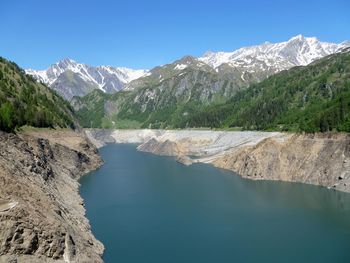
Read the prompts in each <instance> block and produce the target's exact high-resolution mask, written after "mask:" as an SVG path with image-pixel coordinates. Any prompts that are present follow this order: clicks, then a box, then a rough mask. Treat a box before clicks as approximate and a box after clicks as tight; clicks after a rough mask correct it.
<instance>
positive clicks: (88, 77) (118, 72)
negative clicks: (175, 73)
mask: <svg viewBox="0 0 350 263" xmlns="http://www.w3.org/2000/svg"><path fill="white" fill-rule="evenodd" d="M67 70H70V71H72V72H74V73H76V74H78V75H79V76H80V77H81V78H82V79H83V80H85V81H88V82H92V83H94V84H96V85H97V86H98V87H99V88H100V89H101V90H103V91H105V90H104V89H103V87H104V86H105V85H106V84H107V79H109V84H110V85H111V86H112V87H113V88H114V89H115V90H117V87H116V86H115V83H114V82H115V81H119V82H121V83H123V84H128V83H129V82H131V81H133V80H135V79H138V78H140V77H144V76H147V75H149V74H150V73H149V71H148V70H143V69H137V70H135V69H130V68H125V67H111V66H99V67H92V66H89V65H86V64H82V63H78V62H76V61H74V60H72V59H64V60H61V61H59V62H57V63H55V64H53V65H51V66H50V67H49V68H48V69H47V70H33V69H28V70H26V73H27V74H29V75H33V76H34V77H36V78H37V79H38V80H39V81H42V82H44V83H46V84H47V85H49V86H51V85H52V84H53V83H54V82H55V81H56V80H57V78H58V77H59V76H60V75H61V74H62V73H63V72H66V71H67ZM111 79H112V81H111Z"/></svg>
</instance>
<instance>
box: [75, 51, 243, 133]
mask: <svg viewBox="0 0 350 263" xmlns="http://www.w3.org/2000/svg"><path fill="white" fill-rule="evenodd" d="M245 85H246V83H244V82H242V81H239V82H237V81H234V80H230V79H226V78H224V77H221V76H219V74H218V73H217V72H215V70H213V69H212V68H211V67H210V66H208V65H206V64H205V63H203V62H200V61H198V60H197V59H196V58H194V57H190V56H187V57H184V58H182V59H180V60H177V61H175V62H174V63H171V64H167V65H164V66H162V67H157V68H155V69H153V70H151V71H150V75H149V76H147V77H143V78H140V79H137V80H135V81H133V82H131V83H130V84H129V85H128V87H127V88H126V89H125V91H124V92H118V93H116V94H113V95H106V94H103V93H101V92H94V93H92V94H89V95H88V96H86V97H84V98H74V99H73V101H72V105H73V107H74V108H75V110H76V111H77V114H78V116H80V117H81V118H80V119H81V121H82V123H83V125H85V126H86V125H87V124H88V126H87V127H101V125H102V127H109V128H112V127H119V128H123V127H124V128H125V127H129V128H130V127H133V128H136V127H152V128H158V127H167V126H169V125H171V122H170V120H171V119H181V118H182V116H183V115H187V114H189V112H191V111H193V109H196V108H198V107H202V105H209V104H211V103H219V102H224V101H226V100H227V98H229V97H231V96H232V95H233V94H234V93H235V92H236V91H237V90H239V89H240V88H243V87H245ZM95 102H98V103H95ZM97 115H98V116H97ZM101 116H102V119H101V121H100V123H96V120H97V119H98V118H101ZM91 123H94V124H95V125H89V124H91Z"/></svg>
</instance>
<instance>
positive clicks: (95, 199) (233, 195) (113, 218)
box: [81, 145, 350, 263]
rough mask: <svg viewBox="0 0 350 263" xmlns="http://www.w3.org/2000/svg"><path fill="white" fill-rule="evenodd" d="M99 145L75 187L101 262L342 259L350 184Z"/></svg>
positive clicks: (348, 258) (349, 239) (349, 225)
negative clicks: (280, 177)
mask: <svg viewBox="0 0 350 263" xmlns="http://www.w3.org/2000/svg"><path fill="white" fill-rule="evenodd" d="M101 154H102V156H103V158H104V159H105V161H106V163H105V165H104V166H103V167H102V168H101V169H99V170H98V171H96V172H93V173H91V174H90V175H88V176H85V177H83V178H82V180H81V184H82V186H81V194H82V196H83V197H84V199H85V203H86V208H87V216H88V218H89V219H90V222H91V224H92V228H93V232H94V234H95V235H96V237H97V238H99V239H100V240H101V241H102V242H103V243H104V244H105V246H106V252H105V255H104V259H105V261H106V262H124V263H125V262H152V263H157V262H191V263H192V262H201V263H205V262H350V250H349V249H350V195H349V194H346V193H341V192H335V191H333V190H328V189H325V188H321V187H317V186H312V185H305V184H297V183H285V182H276V181H252V180H247V179H242V178H241V177H239V176H237V175H235V174H233V173H231V172H229V171H225V170H219V169H216V168H214V167H212V166H211V165H206V164H194V165H192V166H189V167H187V166H183V165H181V164H179V163H177V162H175V161H174V159H173V158H169V157H161V156H155V155H151V154H147V153H141V152H137V151H136V149H135V146H133V145H108V146H106V147H104V148H103V149H102V150H101Z"/></svg>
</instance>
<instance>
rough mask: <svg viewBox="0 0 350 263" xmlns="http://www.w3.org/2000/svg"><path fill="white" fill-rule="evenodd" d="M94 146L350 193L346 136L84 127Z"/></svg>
mask: <svg viewBox="0 0 350 263" xmlns="http://www.w3.org/2000/svg"><path fill="white" fill-rule="evenodd" d="M85 132H86V134H87V136H88V137H89V138H90V140H91V141H92V142H93V143H94V144H95V145H96V147H102V146H103V145H105V144H106V143H137V144H139V146H138V150H140V151H145V152H150V153H153V154H158V155H167V156H175V157H177V161H178V162H181V163H183V164H185V165H190V164H192V163H195V162H202V163H210V164H212V165H214V166H216V167H219V168H223V169H227V170H231V171H234V172H236V173H237V174H239V175H240V176H242V177H244V178H249V179H253V180H280V181H288V182H300V183H306V184H314V185H320V186H323V187H327V188H332V189H335V190H340V191H344V192H350V135H349V134H346V133H335V134H293V133H279V132H251V131H248V132H235V131H208V130H207V131H206V130H103V129H86V130H85Z"/></svg>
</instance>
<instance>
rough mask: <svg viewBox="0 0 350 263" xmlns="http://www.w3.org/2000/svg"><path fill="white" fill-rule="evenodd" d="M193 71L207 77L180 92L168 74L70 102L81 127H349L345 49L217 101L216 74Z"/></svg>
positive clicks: (349, 57)
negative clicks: (156, 82)
mask: <svg viewBox="0 0 350 263" xmlns="http://www.w3.org/2000/svg"><path fill="white" fill-rule="evenodd" d="M186 74H188V73H186V71H185V72H184V74H183V75H182V77H183V78H184V79H187V77H186V76H187V75H186ZM191 74H192V75H190V76H191V77H192V76H194V75H193V71H191ZM197 74H207V76H210V74H211V77H208V78H207V79H208V80H209V81H206V82H203V81H198V79H196V78H193V79H192V81H187V82H186V85H185V86H183V87H186V88H185V89H183V90H181V91H180V90H179V89H178V88H179V87H182V86H181V85H178V84H176V81H177V79H175V80H174V79H171V78H170V79H168V80H165V81H163V82H162V86H155V87H153V86H151V85H148V86H146V87H144V88H138V89H135V90H134V91H128V92H120V93H117V94H114V95H109V94H104V93H102V92H94V93H91V94H89V95H88V96H86V97H83V98H76V99H75V102H74V106H75V108H76V109H77V114H78V116H79V118H80V120H81V121H82V123H83V125H84V126H85V127H105V128H106V127H107V128H139V127H142V128H185V127H207V128H230V127H240V128H242V129H248V130H282V131H306V132H326V131H350V52H349V49H348V50H346V51H344V52H342V53H338V54H334V55H330V56H328V57H325V58H323V59H320V60H318V61H315V62H314V63H312V64H310V65H308V66H302V67H294V68H292V69H289V70H285V71H282V72H280V73H277V74H275V75H273V76H271V77H269V78H267V79H266V80H264V81H262V82H260V83H256V84H251V85H250V86H249V87H248V88H241V89H236V90H235V92H233V93H230V94H227V93H220V92H219V93H218V94H220V96H219V97H218V98H219V99H215V97H212V95H211V94H210V95H209V97H207V96H208V92H207V89H208V87H209V86H211V87H212V86H213V84H215V83H218V81H220V79H219V78H218V76H215V75H213V73H211V72H205V73H204V72H201V71H200V70H198V71H197V72H196V76H197ZM200 79H201V80H202V79H203V78H200ZM204 79H205V78H204ZM214 79H215V80H214ZM178 81H180V82H181V79H180V80H178ZM222 85H225V83H224V82H223V84H221V86H222ZM160 87H161V88H160ZM188 87H191V88H188ZM186 90H187V91H186ZM179 94H180V95H181V96H180V95H179ZM215 96H217V95H215ZM225 97H226V99H225ZM201 98H205V99H201Z"/></svg>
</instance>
